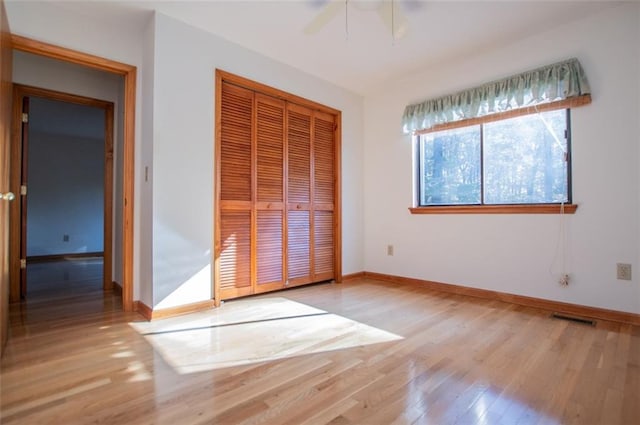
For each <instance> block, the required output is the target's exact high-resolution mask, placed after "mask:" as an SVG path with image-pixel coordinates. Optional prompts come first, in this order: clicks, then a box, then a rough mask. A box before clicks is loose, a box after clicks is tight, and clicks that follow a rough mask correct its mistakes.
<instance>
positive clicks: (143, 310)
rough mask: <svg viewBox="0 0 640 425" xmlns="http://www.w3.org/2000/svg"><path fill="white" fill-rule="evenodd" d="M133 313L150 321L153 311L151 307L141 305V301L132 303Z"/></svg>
mask: <svg viewBox="0 0 640 425" xmlns="http://www.w3.org/2000/svg"><path fill="white" fill-rule="evenodd" d="M133 311H137V312H138V313H140V314H141V315H142V316H143V317H144V318H145V319H147V320H149V321H150V320H151V319H152V316H153V310H151V307H149V306H148V305H146V304H145V303H143V302H142V301H134V302H133Z"/></svg>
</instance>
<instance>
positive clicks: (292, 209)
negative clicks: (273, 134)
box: [287, 104, 313, 285]
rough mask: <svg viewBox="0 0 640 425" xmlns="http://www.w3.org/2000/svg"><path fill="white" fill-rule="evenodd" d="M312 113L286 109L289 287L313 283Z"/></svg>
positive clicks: (291, 106) (304, 110) (289, 105)
mask: <svg viewBox="0 0 640 425" xmlns="http://www.w3.org/2000/svg"><path fill="white" fill-rule="evenodd" d="M312 115H313V112H312V111H311V110H310V109H307V108H304V107H302V106H298V105H294V104H288V105H287V236H288V237H287V270H288V284H289V285H301V284H305V283H309V282H312V281H313V270H312V262H311V259H312V255H313V233H312V231H311V229H312V219H313V215H312V211H311V202H312V193H311V187H312V184H311V183H312V180H311V165H312V162H311V152H312V150H311V149H312V146H311V137H312V133H311V127H312Z"/></svg>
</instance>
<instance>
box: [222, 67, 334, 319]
mask: <svg viewBox="0 0 640 425" xmlns="http://www.w3.org/2000/svg"><path fill="white" fill-rule="evenodd" d="M223 81H224V82H227V83H231V84H234V85H237V86H241V87H244V88H247V89H251V90H254V91H255V92H258V93H262V94H264V95H267V96H272V97H275V98H278V99H282V100H284V101H286V102H289V103H293V104H297V105H300V106H304V107H307V108H310V109H312V110H317V111H321V112H323V113H327V114H330V115H333V116H334V117H335V121H334V122H335V129H334V149H335V151H334V220H333V255H334V281H335V282H336V283H341V282H342V178H341V175H342V137H341V135H342V112H341V111H339V110H337V109H334V108H331V107H328V106H325V105H322V104H320V103H317V102H314V101H312V100H309V99H306V98H303V97H300V96H296V95H294V94H290V93H287V92H284V91H282V90H279V89H276V88H273V87H270V86H267V85H264V84H261V83H258V82H255V81H252V80H249V79H247V78H244V77H240V76H238V75H235V74H232V73H229V72H226V71H223V70H220V69H216V71H215V111H214V114H215V120H214V122H215V133H214V138H215V140H214V144H215V149H214V155H215V158H214V161H213V163H214V164H215V170H214V173H213V176H214V185H213V186H214V202H215V205H214V217H213V221H214V223H213V229H214V231H213V238H214V259H213V261H214V273H213V299H214V303H215V305H216V306H219V305H220V303H221V302H222V301H223V300H222V299H221V297H220V282H219V255H220V249H221V241H220V211H221V208H220V193H221V187H220V177H221V174H220V153H221V142H222V140H221V134H222V133H221V108H220V106H221V102H222V82H223ZM285 137H286V136H285ZM252 149H253V148H252ZM286 149H287V143H286V140H285V152H286ZM252 161H254V160H253V159H252ZM285 161H286V156H285ZM283 177H284V178H285V183H284V184H285V189H286V184H287V183H286V178H287V171H286V168H285V172H284V176H283ZM285 201H286V196H285ZM284 215H285V217H284V220H285V223H286V209H285V213H284ZM252 221H253V217H252ZM284 231H285V234H286V227H285V229H284ZM284 239H285V242H286V236H285V238H284ZM252 252H255V251H252ZM286 254H287V251H286V243H285V245H284V247H283V255H285V258H286ZM251 261H252V263H253V262H255V256H254V255H252V259H251ZM252 271H255V265H254V264H253V265H252ZM284 272H285V275H284V276H283V277H284V278H285V280H286V279H287V276H286V270H284ZM252 284H253V285H254V287H255V281H252Z"/></svg>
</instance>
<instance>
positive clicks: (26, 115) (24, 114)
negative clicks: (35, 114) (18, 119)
mask: <svg viewBox="0 0 640 425" xmlns="http://www.w3.org/2000/svg"><path fill="white" fill-rule="evenodd" d="M22 122H23V123H25V124H26V123H28V122H29V114H27V113H26V112H23V113H22Z"/></svg>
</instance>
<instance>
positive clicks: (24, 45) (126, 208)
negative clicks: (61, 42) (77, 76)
mask: <svg viewBox="0 0 640 425" xmlns="http://www.w3.org/2000/svg"><path fill="white" fill-rule="evenodd" d="M11 44H12V47H13V49H15V50H20V51H23V52H27V53H32V54H35V55H39V56H45V57H49V58H53V59H58V60H61V61H64V62H70V63H75V64H77V65H82V66H86V67H89V68H93V69H98V70H101V71H106V72H110V73H113V74H117V75H122V76H123V77H124V107H123V109H124V111H123V115H124V118H123V127H124V143H123V144H124V146H123V150H124V155H123V156H124V158H123V200H122V201H123V202H122V205H123V207H122V208H123V214H122V221H123V235H122V244H123V246H122V259H123V260H122V261H123V264H122V275H123V276H122V278H123V281H122V308H123V310H124V311H133V310H134V304H133V240H134V232H133V224H134V223H133V213H134V187H135V186H134V183H135V181H134V171H135V161H134V155H135V154H134V153H135V113H136V78H137V77H136V74H137V69H136V67H135V66H132V65H128V64H125V63H122V62H117V61H113V60H110V59H105V58H102V57H99V56H95V55H91V54H87V53H82V52H78V51H76V50H72V49H67V48H64V47H60V46H56V45H53V44H49V43H44V42H41V41H37V40H33V39H30V38H26V37H21V36H18V35H15V34H12V35H11Z"/></svg>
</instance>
